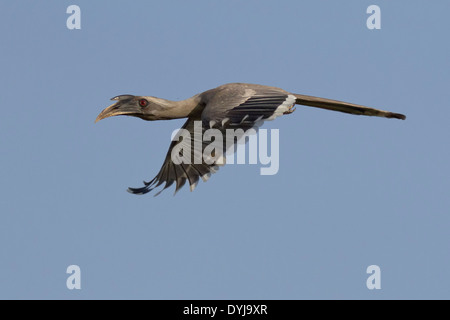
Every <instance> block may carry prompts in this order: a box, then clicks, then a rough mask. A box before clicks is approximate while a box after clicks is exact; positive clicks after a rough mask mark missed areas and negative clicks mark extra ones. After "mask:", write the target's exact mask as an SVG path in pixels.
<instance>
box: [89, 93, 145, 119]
mask: <svg viewBox="0 0 450 320" xmlns="http://www.w3.org/2000/svg"><path fill="white" fill-rule="evenodd" d="M132 97H133V96H129V95H123V96H118V97H114V98H112V99H111V100H117V102H116V103H114V104H112V105H110V106H109V107H107V108H105V109H104V110H103V111H102V112H100V114H99V115H98V116H97V119H95V123H97V122H99V121H100V120H102V119H105V118H109V117H113V116H120V115H127V116H132V115H136V114H139V113H140V110H139V109H138V108H137V107H136V106H134V105H133V104H132V103H127V102H131V100H132Z"/></svg>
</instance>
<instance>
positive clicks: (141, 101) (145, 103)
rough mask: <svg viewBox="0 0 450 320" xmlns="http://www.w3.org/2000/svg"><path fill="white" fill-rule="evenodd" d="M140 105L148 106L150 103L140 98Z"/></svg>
mask: <svg viewBox="0 0 450 320" xmlns="http://www.w3.org/2000/svg"><path fill="white" fill-rule="evenodd" d="M139 105H140V106H141V107H146V106H147V105H148V101H147V100H145V99H139Z"/></svg>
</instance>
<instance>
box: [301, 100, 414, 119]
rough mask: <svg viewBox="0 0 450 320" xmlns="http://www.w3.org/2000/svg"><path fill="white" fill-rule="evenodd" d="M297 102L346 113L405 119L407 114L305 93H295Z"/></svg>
mask: <svg viewBox="0 0 450 320" xmlns="http://www.w3.org/2000/svg"><path fill="white" fill-rule="evenodd" d="M295 98H296V101H295V103H296V104H300V105H304V106H308V107H316V108H322V109H327V110H333V111H340V112H345V113H351V114H356V115H364V116H375V117H384V118H395V119H401V120H405V119H406V116H405V115H403V114H401V113H394V112H389V111H383V110H378V109H373V108H369V107H365V106H361V105H358V104H353V103H348V102H342V101H337V100H331V99H325V98H318V97H313V96H305V95H303V94H295Z"/></svg>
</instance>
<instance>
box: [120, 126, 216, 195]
mask: <svg viewBox="0 0 450 320" xmlns="http://www.w3.org/2000/svg"><path fill="white" fill-rule="evenodd" d="M196 121H197V123H198V124H200V126H197V128H199V129H200V133H201V135H203V133H204V131H205V128H203V127H202V126H201V120H200V119H194V118H189V119H188V120H187V121H186V122H185V124H184V125H183V127H182V128H181V130H180V131H179V132H178V134H177V135H175V137H174V139H173V140H172V143H171V144H170V147H169V151H168V152H167V155H166V158H165V160H164V163H163V165H162V167H161V169H160V171H159V173H158V174H157V175H156V177H154V178H153V179H152V180H151V181H149V182H145V181H144V187H142V188H128V191H129V192H130V193H133V194H145V193H148V192H150V191H152V190H153V189H155V188H157V187H159V186H161V185H163V184H164V186H163V188H162V189H161V190H160V191H159V192H158V193H156V194H155V196H157V195H159V194H160V193H161V192H162V191H163V190H164V189H167V188H168V187H170V186H171V185H172V184H174V183H175V193H176V192H177V191H178V190H179V189H180V188H181V187H183V186H184V185H185V183H186V181H187V182H189V185H190V188H191V191H192V190H194V189H195V187H196V186H197V183H198V181H199V179H200V178H201V179H202V180H203V181H207V180H208V179H209V177H210V176H211V174H212V173H215V172H216V171H217V170H218V167H219V165H221V164H218V163H217V162H218V161H215V162H213V163H210V164H207V163H206V162H205V161H203V159H202V158H200V159H202V161H201V163H196V162H195V159H196V157H198V156H199V154H198V153H199V152H201V153H202V152H203V150H204V148H205V147H206V145H207V144H208V142H205V141H202V140H201V139H200V140H199V139H198V136H197V135H196V134H195V132H194V128H195V123H196ZM183 130H186V131H184V132H185V133H189V135H183V134H182V133H183ZM196 140H197V141H196ZM197 145H200V146H201V150H197V148H196V146H197ZM174 148H177V150H180V151H181V150H182V151H181V152H186V150H188V151H190V157H189V159H190V160H191V161H190V162H189V163H184V162H182V161H174V160H179V159H180V158H181V157H182V154H177V152H173V151H174ZM200 156H201V154H200ZM179 157H180V158H179ZM175 158H176V159H175Z"/></svg>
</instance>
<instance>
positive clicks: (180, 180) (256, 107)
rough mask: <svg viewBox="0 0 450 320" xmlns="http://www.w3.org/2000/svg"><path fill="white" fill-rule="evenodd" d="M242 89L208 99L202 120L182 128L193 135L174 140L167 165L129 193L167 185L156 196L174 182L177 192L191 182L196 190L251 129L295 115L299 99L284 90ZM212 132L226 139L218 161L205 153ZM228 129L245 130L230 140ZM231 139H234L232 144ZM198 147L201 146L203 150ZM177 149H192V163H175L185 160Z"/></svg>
mask: <svg viewBox="0 0 450 320" xmlns="http://www.w3.org/2000/svg"><path fill="white" fill-rule="evenodd" d="M238 90H239V91H235V92H234V93H233V94H230V92H221V91H220V90H219V91H216V92H215V94H214V95H213V96H211V97H208V99H207V101H208V102H207V104H206V106H205V108H204V110H203V112H202V114H201V118H200V117H198V118H197V117H196V118H189V119H188V120H187V121H186V123H185V124H184V125H183V127H182V129H184V130H187V131H186V132H188V133H189V134H188V135H186V136H183V138H181V139H180V138H179V135H177V136H176V137H175V139H174V140H173V141H172V143H171V145H170V148H169V151H168V152H167V155H166V158H165V160H164V164H163V165H162V168H161V170H160V171H159V173H158V174H157V175H156V177H155V178H153V180H151V181H149V182H144V184H145V185H144V187H142V188H129V189H128V191H129V192H131V193H133V194H145V193H148V192H150V191H152V190H153V189H155V188H157V187H159V186H161V185H163V184H164V186H163V188H162V190H161V191H159V192H158V193H156V194H155V196H156V195H158V194H159V193H161V192H162V191H163V190H164V189H166V188H168V187H170V186H171V185H172V184H174V183H175V186H176V187H175V192H177V191H178V190H179V189H180V188H181V187H183V186H184V185H185V184H186V181H187V182H189V185H190V188H191V191H192V190H193V189H194V188H195V187H196V186H197V183H198V181H199V179H200V178H202V180H203V181H207V180H208V179H209V177H210V176H211V174H212V173H215V172H216V171H217V170H218V169H219V166H221V165H223V164H225V154H226V152H227V149H228V148H230V147H234V146H235V144H236V142H237V141H239V140H240V139H241V138H244V139H245V134H246V133H247V131H248V130H249V129H252V128H254V129H257V128H258V127H259V126H260V125H261V124H262V123H263V122H264V121H266V120H273V119H274V118H276V117H277V116H280V115H282V114H284V113H291V112H292V111H293V109H292V107H293V106H294V105H295V96H293V95H291V94H289V93H287V92H285V91H283V90H281V89H280V90H277V89H271V88H267V87H265V88H264V87H261V88H260V87H259V86H257V87H253V88H246V87H243V88H238ZM199 128H200V130H201V137H199V135H198V134H197V135H196V134H195V132H194V131H195V130H194V129H197V130H199ZM209 129H214V130H218V132H220V134H221V136H222V139H223V140H222V141H221V142H219V143H218V144H217V145H220V146H221V150H219V151H218V153H219V154H215V157H214V158H211V157H210V158H206V157H207V155H205V152H204V151H205V148H207V147H208V145H210V144H211V141H212V140H206V139H204V135H205V134H207V132H206V131H207V130H209ZM227 129H234V130H237V129H242V130H241V131H240V134H235V135H231V137H229V136H227ZM180 133H182V131H180V132H179V134H180ZM230 139H232V140H231V142H230ZM214 142H216V141H215V139H214ZM244 142H245V140H244ZM196 146H197V147H198V146H201V150H200V149H199V148H196ZM175 148H176V150H180V149H183V152H184V151H185V150H189V151H190V158H189V159H190V160H191V161H190V163H183V162H181V163H180V161H175V162H174V157H175V158H178V157H180V158H181V157H182V156H183V155H182V154H178V153H177V152H173V151H174V149H175ZM215 151H217V150H215ZM199 157H200V158H199ZM196 158H197V159H201V162H199V161H197V162H195V161H194V159H196ZM176 160H179V159H176ZM177 163H178V164H177Z"/></svg>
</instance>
